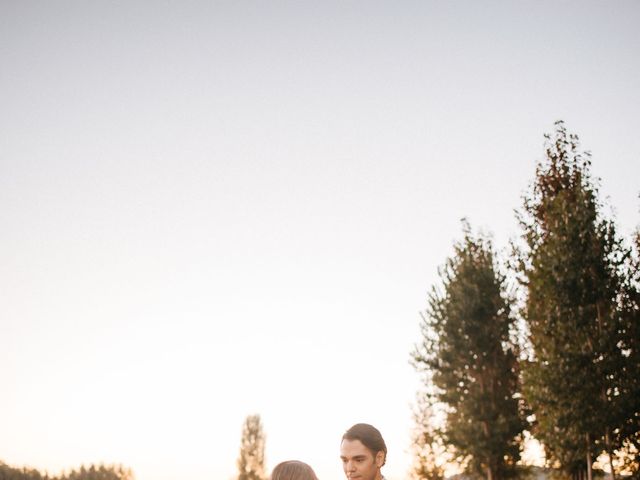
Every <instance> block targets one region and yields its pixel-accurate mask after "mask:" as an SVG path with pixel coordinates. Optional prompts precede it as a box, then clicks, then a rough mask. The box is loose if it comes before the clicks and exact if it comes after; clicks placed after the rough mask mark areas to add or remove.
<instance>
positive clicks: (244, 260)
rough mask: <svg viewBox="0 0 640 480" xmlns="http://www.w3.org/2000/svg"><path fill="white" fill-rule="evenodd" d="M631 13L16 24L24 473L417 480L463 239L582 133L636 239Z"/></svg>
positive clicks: (2, 208) (5, 126)
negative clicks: (415, 406) (442, 283)
mask: <svg viewBox="0 0 640 480" xmlns="http://www.w3.org/2000/svg"><path fill="white" fill-rule="evenodd" d="M639 22H640V4H639V3H638V2H636V1H624V0H622V1H616V2H604V1H568V0H566V1H560V2H558V1H547V0H543V1H524V0H523V1H519V2H507V1H503V2H498V1H484V2H475V1H452V2H436V1H402V0H401V1H396V2H378V1H372V2H356V1H340V2H337V1H331V0H328V1H325V2H306V1H302V2H293V1H291V2H289V1H273V2H260V1H234V2H226V1H211V2H206V1H195V0H194V1H180V2H177V1H157V2H151V1H135V0H134V1H127V2H107V1H100V0H98V1H93V2H84V1H58V2H47V1H17V0H15V1H10V0H2V1H0V223H1V225H2V228H0V270H1V272H2V274H1V275H0V339H1V340H2V347H1V348H0V382H1V384H2V394H0V431H1V432H2V434H0V460H1V461H4V462H6V463H8V464H10V465H15V466H25V465H26V466H30V467H34V468H39V469H41V470H47V471H49V472H50V473H58V472H60V471H61V470H62V469H70V468H73V467H78V466H79V465H80V464H89V463H99V462H105V463H119V464H120V463H121V464H124V465H125V466H127V467H130V468H132V469H133V471H134V473H135V475H136V478H137V479H138V480H170V479H181V478H190V479H193V480H212V479H216V480H217V479H222V480H227V479H231V478H233V477H234V475H236V459H237V457H238V451H239V445H240V433H241V428H242V423H243V421H244V419H245V417H246V416H247V415H250V414H254V413H258V414H260V415H261V418H262V421H263V426H264V430H265V433H266V437H267V440H266V457H267V468H268V469H271V468H272V467H273V466H275V464H277V463H278V462H280V461H282V460H286V459H291V458H295V459H299V460H303V461H306V462H308V463H309V464H311V466H312V467H313V468H314V469H315V470H316V472H317V473H318V476H319V477H320V479H321V480H328V479H330V478H333V479H338V478H342V476H343V473H342V471H341V465H340V461H339V458H338V457H339V441H340V438H341V436H342V433H343V432H344V431H345V430H346V429H347V428H348V427H350V426H351V425H352V424H354V423H357V422H367V423H371V424H373V425H375V426H377V427H378V428H379V429H380V431H381V432H382V434H383V436H384V437H385V440H386V442H387V445H388V449H389V457H388V462H387V465H386V466H385V467H384V469H383V472H384V473H385V475H386V477H387V478H388V480H402V479H404V478H405V477H406V474H407V472H408V470H409V467H410V455H409V453H408V448H409V443H410V431H411V425H412V422H411V405H412V403H413V401H414V398H415V392H416V390H417V389H419V388H420V382H419V376H418V375H417V373H416V372H415V371H414V369H413V367H412V366H411V365H410V362H409V359H410V353H411V351H412V349H413V347H414V345H415V344H416V343H417V342H419V340H420V329H419V324H420V312H421V311H423V310H425V308H426V302H427V294H428V292H429V291H430V289H431V287H432V286H433V285H434V284H436V283H437V281H438V273H437V272H438V267H439V266H441V265H442V264H443V263H444V261H445V260H446V258H447V257H448V256H449V255H451V254H452V245H453V243H454V242H455V241H456V240H457V239H459V238H460V237H461V223H460V219H461V218H463V217H466V218H468V219H469V221H470V222H471V224H472V226H473V227H474V228H475V229H482V230H484V231H485V232H488V233H491V234H492V235H493V237H494V241H495V245H496V248H497V249H499V250H502V249H505V248H506V247H507V244H508V241H509V239H510V238H513V237H515V236H517V234H518V226H517V223H516V220H515V216H514V210H515V209H517V208H519V207H520V206H521V204H522V195H523V194H524V193H525V192H526V190H527V188H528V186H529V185H530V183H531V182H532V180H533V176H534V172H535V165H536V162H537V161H539V160H541V159H542V156H543V145H544V137H543V135H544V133H549V132H551V131H553V128H554V122H555V121H556V120H559V119H562V120H564V121H565V123H566V126H567V128H568V129H569V131H571V132H573V133H576V134H578V135H579V137H580V139H581V142H582V146H583V148H584V149H585V150H589V151H591V153H592V155H593V165H592V172H593V174H594V175H595V176H597V177H599V178H600V179H601V187H600V193H601V198H602V199H604V200H606V201H607V204H608V205H609V207H608V208H607V210H606V212H609V213H610V214H611V215H615V218H616V221H617V224H618V227H619V230H620V233H621V234H622V235H623V236H626V237H627V238H628V237H629V236H630V235H631V233H632V232H633V230H634V229H635V228H637V227H638V225H639V224H640V199H639V198H638V194H639V193H640V182H639V180H638V179H640V161H639V160H640V135H638V132H639V131H640V116H639V115H638V112H639V111H640V88H638V85H640V62H639V61H638V52H640V30H639V29H638V28H637V26H638V24H639Z"/></svg>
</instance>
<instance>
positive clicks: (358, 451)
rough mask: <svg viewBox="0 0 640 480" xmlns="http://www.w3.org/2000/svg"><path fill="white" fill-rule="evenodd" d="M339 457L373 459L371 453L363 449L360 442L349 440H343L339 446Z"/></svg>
mask: <svg viewBox="0 0 640 480" xmlns="http://www.w3.org/2000/svg"><path fill="white" fill-rule="evenodd" d="M340 455H342V456H343V457H358V456H368V457H373V452H372V451H371V450H369V449H368V448H367V447H365V446H364V444H363V443H362V442H361V441H360V440H355V439H354V440H349V439H347V438H345V439H344V440H342V443H341V444H340Z"/></svg>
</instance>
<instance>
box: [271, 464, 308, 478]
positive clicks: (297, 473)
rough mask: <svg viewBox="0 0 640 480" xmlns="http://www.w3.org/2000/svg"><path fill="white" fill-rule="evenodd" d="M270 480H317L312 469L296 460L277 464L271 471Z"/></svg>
mask: <svg viewBox="0 0 640 480" xmlns="http://www.w3.org/2000/svg"><path fill="white" fill-rule="evenodd" d="M270 479H271V480H318V477H316V474H315V472H314V471H313V468H311V467H310V466H309V465H307V464H306V463H304V462H300V461H298V460H287V461H286V462H282V463H279V464H278V465H276V466H275V468H274V469H273V470H272V471H271V477H270Z"/></svg>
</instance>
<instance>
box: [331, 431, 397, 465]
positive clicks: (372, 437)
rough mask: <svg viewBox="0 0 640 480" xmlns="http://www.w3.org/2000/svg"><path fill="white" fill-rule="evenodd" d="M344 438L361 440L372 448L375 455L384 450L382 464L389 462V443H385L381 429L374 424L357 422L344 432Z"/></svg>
mask: <svg viewBox="0 0 640 480" xmlns="http://www.w3.org/2000/svg"><path fill="white" fill-rule="evenodd" d="M342 440H360V442H362V444H363V445H364V446H365V447H367V448H368V449H369V450H371V452H372V453H373V456H374V457H375V455H376V454H377V453H378V452H384V461H383V462H382V465H384V464H385V463H386V462H387V445H386V444H385V443H384V438H382V434H381V433H380V431H379V430H378V429H377V428H376V427H374V426H373V425H369V424H368V423H356V424H355V425H354V426H353V427H351V428H350V429H349V430H347V431H346V432H344V435H342Z"/></svg>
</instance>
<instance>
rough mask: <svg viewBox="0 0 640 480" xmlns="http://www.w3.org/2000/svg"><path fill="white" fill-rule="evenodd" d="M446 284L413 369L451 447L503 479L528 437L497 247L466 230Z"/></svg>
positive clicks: (433, 299)
mask: <svg viewBox="0 0 640 480" xmlns="http://www.w3.org/2000/svg"><path fill="white" fill-rule="evenodd" d="M440 276H441V278H442V283H443V287H444V290H443V292H442V293H440V292H439V291H438V290H437V289H436V288H434V289H433V290H432V293H431V295H430V296H429V308H428V311H427V315H426V316H424V317H423V322H422V325H421V329H422V334H423V341H422V344H421V345H419V346H418V347H417V348H416V350H415V351H414V354H413V361H414V365H415V366H416V368H418V369H419V370H421V371H423V372H424V373H425V374H426V385H427V388H428V389H430V391H431V394H430V399H429V401H430V402H431V403H432V404H434V405H435V404H436V403H441V404H444V405H446V407H447V412H446V422H445V424H444V426H443V427H442V428H441V429H440V430H439V431H440V434H441V435H442V436H443V439H444V441H445V442H446V443H448V444H450V445H452V446H453V447H455V449H456V451H457V453H458V456H459V458H460V459H462V458H464V457H467V459H468V467H469V469H470V470H471V471H473V472H475V473H479V474H486V475H487V477H488V478H489V479H494V480H495V479H499V478H504V477H507V476H508V475H509V474H510V472H512V471H513V467H514V465H515V463H516V461H517V460H518V459H519V457H520V442H521V433H522V431H523V429H524V420H523V416H522V414H521V408H520V407H521V405H520V403H519V399H518V394H517V392H518V363H517V349H516V347H515V345H513V344H512V343H511V341H510V329H511V327H512V324H513V318H512V316H511V308H510V302H509V301H508V299H507V298H506V295H505V294H504V283H505V278H504V276H503V275H501V274H500V273H499V272H498V270H497V268H496V265H495V262H494V253H493V248H492V245H491V242H490V241H489V240H488V239H486V238H474V237H473V236H472V235H471V233H470V229H469V227H468V225H466V224H465V236H464V240H463V241H462V242H460V243H458V244H456V245H455V255H454V256H453V257H452V258H450V259H449V260H448V261H447V262H446V264H445V267H444V268H443V269H442V270H441V272H440Z"/></svg>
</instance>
